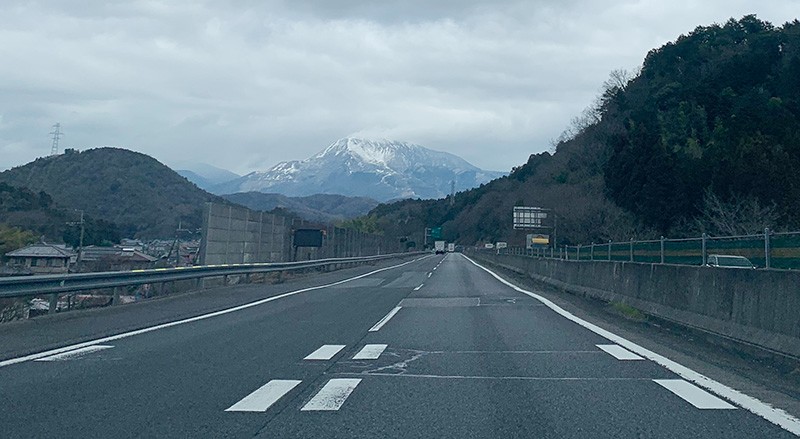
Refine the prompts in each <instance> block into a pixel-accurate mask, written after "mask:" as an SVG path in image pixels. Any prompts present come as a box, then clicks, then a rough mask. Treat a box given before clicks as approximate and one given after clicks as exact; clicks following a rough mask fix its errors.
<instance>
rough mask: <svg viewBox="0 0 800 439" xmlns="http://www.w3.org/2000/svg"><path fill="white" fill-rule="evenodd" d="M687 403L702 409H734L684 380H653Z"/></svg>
mask: <svg viewBox="0 0 800 439" xmlns="http://www.w3.org/2000/svg"><path fill="white" fill-rule="evenodd" d="M653 381H655V382H656V383H657V384H659V385H660V386H662V387H664V388H665V389H667V390H669V391H670V392H672V393H674V394H676V395H678V396H680V397H681V398H682V399H683V400H684V401H686V402H688V403H689V404H691V405H693V406H695V407H697V408H699V409H704V410H709V409H714V410H735V409H736V407H734V406H732V405H730V404H728V403H727V402H725V401H723V400H721V399H719V398H717V397H716V396H714V395H712V394H710V393H708V392H706V391H705V390H703V389H701V388H699V387H697V386H695V385H694V384H691V383H689V382H688V381H685V380H653Z"/></svg>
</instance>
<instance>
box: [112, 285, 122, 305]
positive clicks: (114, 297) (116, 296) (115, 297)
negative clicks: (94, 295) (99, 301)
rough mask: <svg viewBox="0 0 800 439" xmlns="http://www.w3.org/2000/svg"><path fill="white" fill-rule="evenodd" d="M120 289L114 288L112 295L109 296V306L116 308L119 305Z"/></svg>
mask: <svg viewBox="0 0 800 439" xmlns="http://www.w3.org/2000/svg"><path fill="white" fill-rule="evenodd" d="M120 288H121V287H114V294H113V295H112V296H111V305H112V306H116V305H119V304H120V299H119V290H120Z"/></svg>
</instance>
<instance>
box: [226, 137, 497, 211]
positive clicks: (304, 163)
mask: <svg viewBox="0 0 800 439" xmlns="http://www.w3.org/2000/svg"><path fill="white" fill-rule="evenodd" d="M502 175H503V173H501V172H493V171H484V170H482V169H479V168H477V167H475V166H473V165H471V164H470V163H468V162H467V161H466V160H464V159H462V158H460V157H458V156H455V155H453V154H449V153H446V152H440V151H433V150H430V149H427V148H424V147H422V146H420V145H415V144H412V143H406V142H396V141H391V140H364V139H355V138H345V139H341V140H338V141H336V142H334V143H333V144H332V145H330V146H329V147H327V148H325V150H323V151H322V152H320V153H318V154H316V155H314V156H313V157H310V158H308V159H305V160H299V161H297V160H295V161H290V162H282V163H279V164H277V165H275V166H274V167H272V169H270V170H268V171H266V172H253V173H250V174H248V175H245V176H244V177H241V178H238V179H236V180H233V181H230V182H228V183H224V184H221V185H218V186H215V187H214V188H213V189H212V191H213V192H214V193H217V194H228V193H235V192H248V191H259V192H275V193H280V194H283V195H288V196H305V195H312V194H340V195H347V196H361V197H370V198H374V199H376V200H379V201H387V200H392V199H397V198H442V197H445V196H446V195H447V194H449V193H450V182H451V181H453V180H454V181H455V182H456V190H458V191H461V190H466V189H470V188H473V187H476V186H479V185H480V184H482V183H486V182H488V181H490V180H492V179H495V178H497V177H500V176H502Z"/></svg>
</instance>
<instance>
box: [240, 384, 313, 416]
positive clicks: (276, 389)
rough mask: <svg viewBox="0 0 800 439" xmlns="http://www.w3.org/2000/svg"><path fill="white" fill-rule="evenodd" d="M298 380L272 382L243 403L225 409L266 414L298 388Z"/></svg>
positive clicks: (250, 395)
mask: <svg viewBox="0 0 800 439" xmlns="http://www.w3.org/2000/svg"><path fill="white" fill-rule="evenodd" d="M300 382H301V381H298V380H272V381H270V382H268V383H267V384H264V385H263V386H261V387H260V388H259V389H258V390H256V391H255V392H253V393H251V394H249V395H247V396H245V397H244V398H242V400H241V401H239V402H237V403H236V404H234V405H232V406H230V407H228V408H227V409H225V411H226V412H265V411H267V409H268V408H270V406H272V404H275V403H276V402H278V400H279V399H281V398H282V397H283V396H284V395H286V394H287V393H289V392H290V391H291V390H292V389H294V388H295V387H297V385H298V384H300Z"/></svg>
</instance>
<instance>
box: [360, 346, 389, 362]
mask: <svg viewBox="0 0 800 439" xmlns="http://www.w3.org/2000/svg"><path fill="white" fill-rule="evenodd" d="M386 347H387V345H385V344H368V345H366V346H364V347H363V348H361V350H360V351H358V353H357V354H356V355H355V356H354V357H353V359H354V360H377V359H378V357H380V356H381V354H382V353H383V351H384V350H385V349H386Z"/></svg>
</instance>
